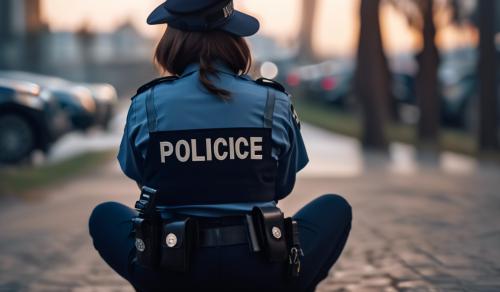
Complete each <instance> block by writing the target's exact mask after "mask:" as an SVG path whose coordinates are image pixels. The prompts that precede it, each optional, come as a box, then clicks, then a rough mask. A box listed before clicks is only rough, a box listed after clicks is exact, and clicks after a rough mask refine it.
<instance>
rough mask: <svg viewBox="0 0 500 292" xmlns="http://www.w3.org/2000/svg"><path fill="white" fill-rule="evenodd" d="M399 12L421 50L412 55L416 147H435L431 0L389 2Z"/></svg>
mask: <svg viewBox="0 0 500 292" xmlns="http://www.w3.org/2000/svg"><path fill="white" fill-rule="evenodd" d="M389 3H390V4H392V5H393V6H394V7H396V8H397V9H398V10H399V11H401V12H402V13H403V14H404V15H405V16H406V18H407V20H408V23H409V24H410V26H412V27H413V28H416V29H418V30H419V31H420V32H421V35H422V42H423V45H422V49H421V50H420V51H419V52H418V53H417V54H416V60H417V64H418V72H417V76H416V92H415V93H416V96H417V104H418V108H419V111H420V118H419V123H418V131H417V133H418V138H419V144H420V146H424V145H425V146H427V147H432V148H434V147H436V145H437V142H438V136H439V124H440V99H439V90H438V67H439V61H440V58H439V52H438V49H437V46H436V42H435V38H436V25H435V23H434V4H435V3H434V0H389Z"/></svg>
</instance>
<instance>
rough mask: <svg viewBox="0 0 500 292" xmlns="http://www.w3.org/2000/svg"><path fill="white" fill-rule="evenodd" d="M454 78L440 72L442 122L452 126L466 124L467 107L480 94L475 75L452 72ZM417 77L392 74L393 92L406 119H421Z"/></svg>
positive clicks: (402, 118) (408, 121)
mask: <svg viewBox="0 0 500 292" xmlns="http://www.w3.org/2000/svg"><path fill="white" fill-rule="evenodd" d="M452 75H453V77H445V76H443V74H441V75H440V87H439V89H440V90H439V96H440V107H441V108H440V110H441V122H442V123H443V124H444V125H446V126H449V127H458V128H462V127H465V126H466V124H467V110H468V108H469V106H470V104H471V101H472V98H473V97H474V96H475V94H476V93H477V87H476V86H477V80H476V77H475V76H474V74H465V73H464V72H462V73H461V74H455V73H454V74H452ZM415 86H416V84H415V78H414V77H413V76H411V75H409V74H404V73H397V74H393V75H392V93H393V95H394V97H395V98H396V103H397V105H398V112H399V117H400V119H401V120H402V121H403V122H407V123H416V122H417V121H418V109H417V97H416V94H415Z"/></svg>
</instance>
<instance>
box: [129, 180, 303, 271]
mask: <svg viewBox="0 0 500 292" xmlns="http://www.w3.org/2000/svg"><path fill="white" fill-rule="evenodd" d="M156 196H157V194H156V191H155V190H153V189H150V188H147V187H143V190H142V194H141V199H140V200H139V201H137V202H136V209H137V210H138V211H139V216H138V217H137V218H134V219H133V226H134V231H135V237H136V250H137V253H136V259H137V262H138V263H139V264H140V265H142V266H145V267H148V268H153V269H157V268H160V269H167V270H171V271H178V272H186V271H188V269H189V264H190V262H191V259H190V256H191V253H192V250H193V249H194V248H197V247H214V246H229V245H238V244H245V243H247V244H248V245H249V247H250V249H251V250H252V251H254V252H256V253H261V254H264V255H265V256H266V257H267V259H268V260H269V261H270V262H283V263H285V262H286V263H288V267H289V271H290V273H289V274H290V275H291V276H294V277H297V276H298V274H299V272H300V257H301V256H303V254H302V250H301V248H300V242H299V236H298V225H297V222H296V221H294V220H293V219H292V218H284V215H283V213H282V212H281V211H280V210H279V209H278V208H277V207H262V208H258V207H255V208H254V209H253V211H252V214H248V215H245V216H239V217H226V218H196V217H186V216H177V217H176V216H174V217H173V218H162V217H161V216H160V214H159V213H158V212H157V211H156V208H155V205H156Z"/></svg>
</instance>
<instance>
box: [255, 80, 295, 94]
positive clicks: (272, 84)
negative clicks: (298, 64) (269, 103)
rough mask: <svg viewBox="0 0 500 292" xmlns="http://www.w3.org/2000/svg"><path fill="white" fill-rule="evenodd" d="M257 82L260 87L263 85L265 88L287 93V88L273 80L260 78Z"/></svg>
mask: <svg viewBox="0 0 500 292" xmlns="http://www.w3.org/2000/svg"><path fill="white" fill-rule="evenodd" d="M255 82H256V83H257V84H259V85H263V86H267V87H271V88H274V89H276V90H278V91H281V92H283V93H286V94H288V93H287V92H286V90H285V87H284V86H283V85H281V84H280V83H279V82H277V81H274V80H272V79H267V78H259V79H257V80H255Z"/></svg>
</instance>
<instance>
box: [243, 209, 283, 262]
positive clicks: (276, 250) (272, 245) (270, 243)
mask: <svg viewBox="0 0 500 292" xmlns="http://www.w3.org/2000/svg"><path fill="white" fill-rule="evenodd" d="M252 218H253V220H254V225H255V229H256V232H257V237H258V240H259V245H260V247H261V248H262V249H263V251H264V253H265V254H266V256H267V258H268V259H269V261H271V262H284V261H285V260H286V259H287V256H288V252H287V247H286V239H285V229H284V215H283V213H282V212H281V210H280V209H279V208H277V207H260V208H259V207H254V208H253V210H252Z"/></svg>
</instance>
